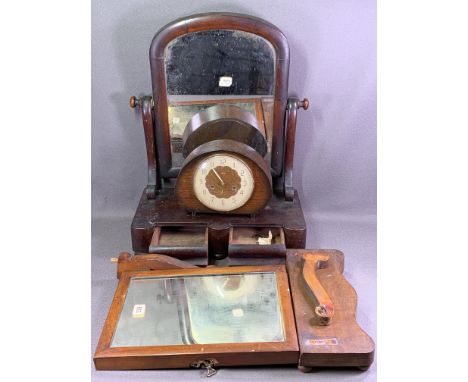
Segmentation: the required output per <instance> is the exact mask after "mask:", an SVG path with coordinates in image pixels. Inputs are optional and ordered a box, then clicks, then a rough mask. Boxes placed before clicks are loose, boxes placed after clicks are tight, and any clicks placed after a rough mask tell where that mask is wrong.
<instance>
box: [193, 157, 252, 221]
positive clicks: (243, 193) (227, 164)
mask: <svg viewBox="0 0 468 382" xmlns="http://www.w3.org/2000/svg"><path fill="white" fill-rule="evenodd" d="M193 187H194V192H195V195H196V197H197V198H198V200H199V201H200V202H201V203H202V204H204V205H205V206H207V207H208V208H210V209H212V210H214V211H221V212H227V211H233V210H236V209H238V208H240V207H242V206H243V205H244V204H245V203H247V202H248V201H249V199H250V197H251V196H252V193H253V190H254V179H253V175H252V171H251V169H250V168H249V166H248V165H247V164H246V163H245V162H244V161H243V160H242V159H240V158H238V157H237V156H234V155H231V154H214V155H212V156H210V157H208V158H205V159H204V160H203V161H201V162H200V163H199V164H198V166H197V168H196V170H195V172H194V179H193Z"/></svg>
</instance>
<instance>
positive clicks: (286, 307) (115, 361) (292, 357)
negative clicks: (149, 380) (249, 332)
mask: <svg viewBox="0 0 468 382" xmlns="http://www.w3.org/2000/svg"><path fill="white" fill-rule="evenodd" d="M249 272H274V273H275V274H276V280H277V288H278V298H279V303H280V305H281V312H282V319H283V325H284V337H285V341H284V342H253V343H230V344H190V345H168V346H135V347H111V346H110V345H111V342H112V337H113V335H114V332H115V330H116V326H117V323H118V319H119V316H120V312H121V310H122V306H123V304H124V301H125V297H126V294H127V290H128V287H129V284H130V280H131V278H132V277H175V276H194V275H219V274H239V273H249ZM298 358H299V345H298V339H297V333H296V324H295V319H294V313H293V308H292V301H291V294H290V290H289V282H288V276H287V273H286V268H285V266H284V265H262V266H239V267H208V268H191V269H167V270H157V271H137V272H123V273H122V275H121V277H120V281H119V285H118V286H117V290H116V292H115V295H114V299H113V301H112V304H111V307H110V309H109V313H108V315H107V319H106V322H105V324H104V328H103V330H102V333H101V337H100V339H99V343H98V346H97V348H96V352H95V354H94V364H95V367H96V369H98V370H131V369H169V368H188V367H190V365H191V364H192V363H194V362H197V361H201V360H206V359H213V360H215V361H216V362H215V363H216V365H219V366H241V365H244V366H245V365H268V364H297V362H298Z"/></svg>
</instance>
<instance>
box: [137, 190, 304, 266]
mask: <svg viewBox="0 0 468 382" xmlns="http://www.w3.org/2000/svg"><path fill="white" fill-rule="evenodd" d="M166 225H168V226H169V225H177V226H191V225H198V226H200V225H202V226H205V227H207V228H208V235H209V243H208V251H209V257H210V259H213V257H214V256H215V255H219V254H223V255H225V256H227V253H228V244H229V229H230V228H231V227H235V226H245V227H252V228H254V227H281V228H283V232H284V240H285V244H286V248H305V245H306V233H307V227H306V223H305V219H304V214H303V212H302V208H301V203H300V201H299V197H298V195H297V193H296V194H295V196H294V200H293V201H292V202H285V200H284V197H282V196H278V195H275V194H274V195H273V196H272V197H271V199H270V201H269V203H268V204H267V205H266V207H265V208H263V209H262V210H261V211H259V212H258V213H256V214H255V215H224V214H213V213H208V214H205V213H197V214H191V213H188V212H187V210H186V208H185V207H184V206H183V205H182V204H179V202H178V200H177V198H176V197H175V194H174V190H173V189H163V190H161V191H160V192H159V193H158V195H157V196H156V198H155V199H148V198H147V197H146V194H144V193H143V194H142V196H141V198H140V202H139V204H138V208H137V210H136V212H135V216H134V217H133V221H132V227H131V233H132V247H133V250H134V251H135V252H142V253H148V249H149V245H150V242H151V238H152V236H153V232H154V229H155V227H157V226H166Z"/></svg>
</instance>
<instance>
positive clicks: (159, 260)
mask: <svg viewBox="0 0 468 382" xmlns="http://www.w3.org/2000/svg"><path fill="white" fill-rule="evenodd" d="M174 268H196V265H193V264H191V263H188V262H185V261H182V260H179V259H176V258H174V257H170V256H166V255H160V254H138V255H131V254H130V253H128V252H121V253H120V254H119V257H118V259H117V278H119V279H120V277H121V275H122V273H123V272H134V271H151V270H159V269H174Z"/></svg>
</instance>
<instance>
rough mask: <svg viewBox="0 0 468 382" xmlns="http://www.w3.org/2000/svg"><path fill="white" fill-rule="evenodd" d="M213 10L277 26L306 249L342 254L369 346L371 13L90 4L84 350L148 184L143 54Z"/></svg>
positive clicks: (137, 377) (156, 376)
mask: <svg viewBox="0 0 468 382" xmlns="http://www.w3.org/2000/svg"><path fill="white" fill-rule="evenodd" d="M212 11H229V12H239V13H247V14H251V15H254V16H258V17H261V18H264V19H266V20H267V21H269V22H271V23H273V24H275V25H276V26H278V27H279V28H280V29H281V30H282V31H283V33H284V34H285V35H286V37H287V39H288V41H289V45H290V55H291V66H290V80H289V92H290V94H291V95H297V96H299V97H301V98H302V97H308V98H309V100H310V102H311V106H310V108H309V110H308V111H306V112H304V111H300V113H299V117H298V118H299V125H298V131H297V141H296V154H295V168H294V183H295V187H296V188H297V190H298V192H299V195H300V198H301V202H302V206H303V209H304V213H305V216H306V221H307V226H308V237H307V246H308V247H309V248H336V249H340V250H342V251H343V252H344V253H345V276H346V277H347V279H348V280H349V281H350V282H351V284H352V285H353V286H354V287H355V289H356V291H357V293H358V296H359V305H358V309H357V319H358V322H359V323H360V325H361V326H362V327H363V328H364V329H365V330H366V331H367V332H368V333H369V334H370V335H371V336H372V337H373V338H374V340H376V276H375V274H376V4H375V1H374V0H369V1H368V0H339V1H338V0H336V1H327V0H323V1H266V0H258V1H255V2H254V1H247V0H236V1H211V0H201V1H197V2H189V1H181V0H172V1H148V0H146V1H145V0H134V1H131V2H128V1H122V0H112V1H111V0H107V1H105V0H94V1H93V2H92V206H93V209H92V217H93V225H92V235H93V241H92V318H91V319H92V344H91V347H92V349H91V352H94V349H95V347H96V343H97V340H98V338H99V334H100V331H101V328H102V325H103V323H104V320H105V316H106V314H107V309H108V307H109V305H110V302H111V300H112V296H113V293H114V290H115V287H116V285H117V281H116V279H115V268H114V266H113V264H111V263H110V262H109V258H110V257H112V256H115V255H116V254H117V253H118V252H120V251H123V250H131V242H130V223H131V219H132V216H133V213H134V211H135V208H136V206H137V204H138V200H139V197H140V195H141V192H142V190H143V187H144V186H145V184H146V152H145V144H144V135H143V129H142V126H141V118H140V116H139V115H137V114H135V113H134V112H133V111H132V110H130V109H129V108H128V98H129V96H130V95H140V94H150V93H151V80H150V72H149V62H148V49H149V45H150V42H151V39H152V37H153V36H154V34H155V33H156V32H157V30H159V29H160V28H161V27H162V26H164V25H165V24H167V23H168V22H170V21H172V20H174V19H176V18H179V17H182V16H186V15H190V14H194V13H201V12H212ZM92 370H93V371H92V374H93V381H120V380H122V381H123V380H125V381H128V380H132V381H146V380H168V379H173V380H180V381H185V380H189V379H195V380H197V379H199V378H201V376H200V374H199V373H198V371H194V370H177V371H138V372H96V371H94V367H92ZM215 378H216V380H225V379H226V380H227V379H229V380H231V381H237V380H243V381H245V380H248V381H250V380H258V381H260V380H291V381H292V380H306V379H313V380H317V381H318V380H353V381H354V380H355V381H374V380H375V379H376V362H375V363H374V365H373V366H372V368H371V369H370V370H369V371H368V372H366V373H361V372H357V371H354V370H339V371H333V370H323V371H319V372H317V373H314V374H302V373H300V372H298V371H297V370H295V369H294V368H284V367H272V368H235V369H223V370H221V371H220V372H219V373H218V375H217V376H216V377H215Z"/></svg>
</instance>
